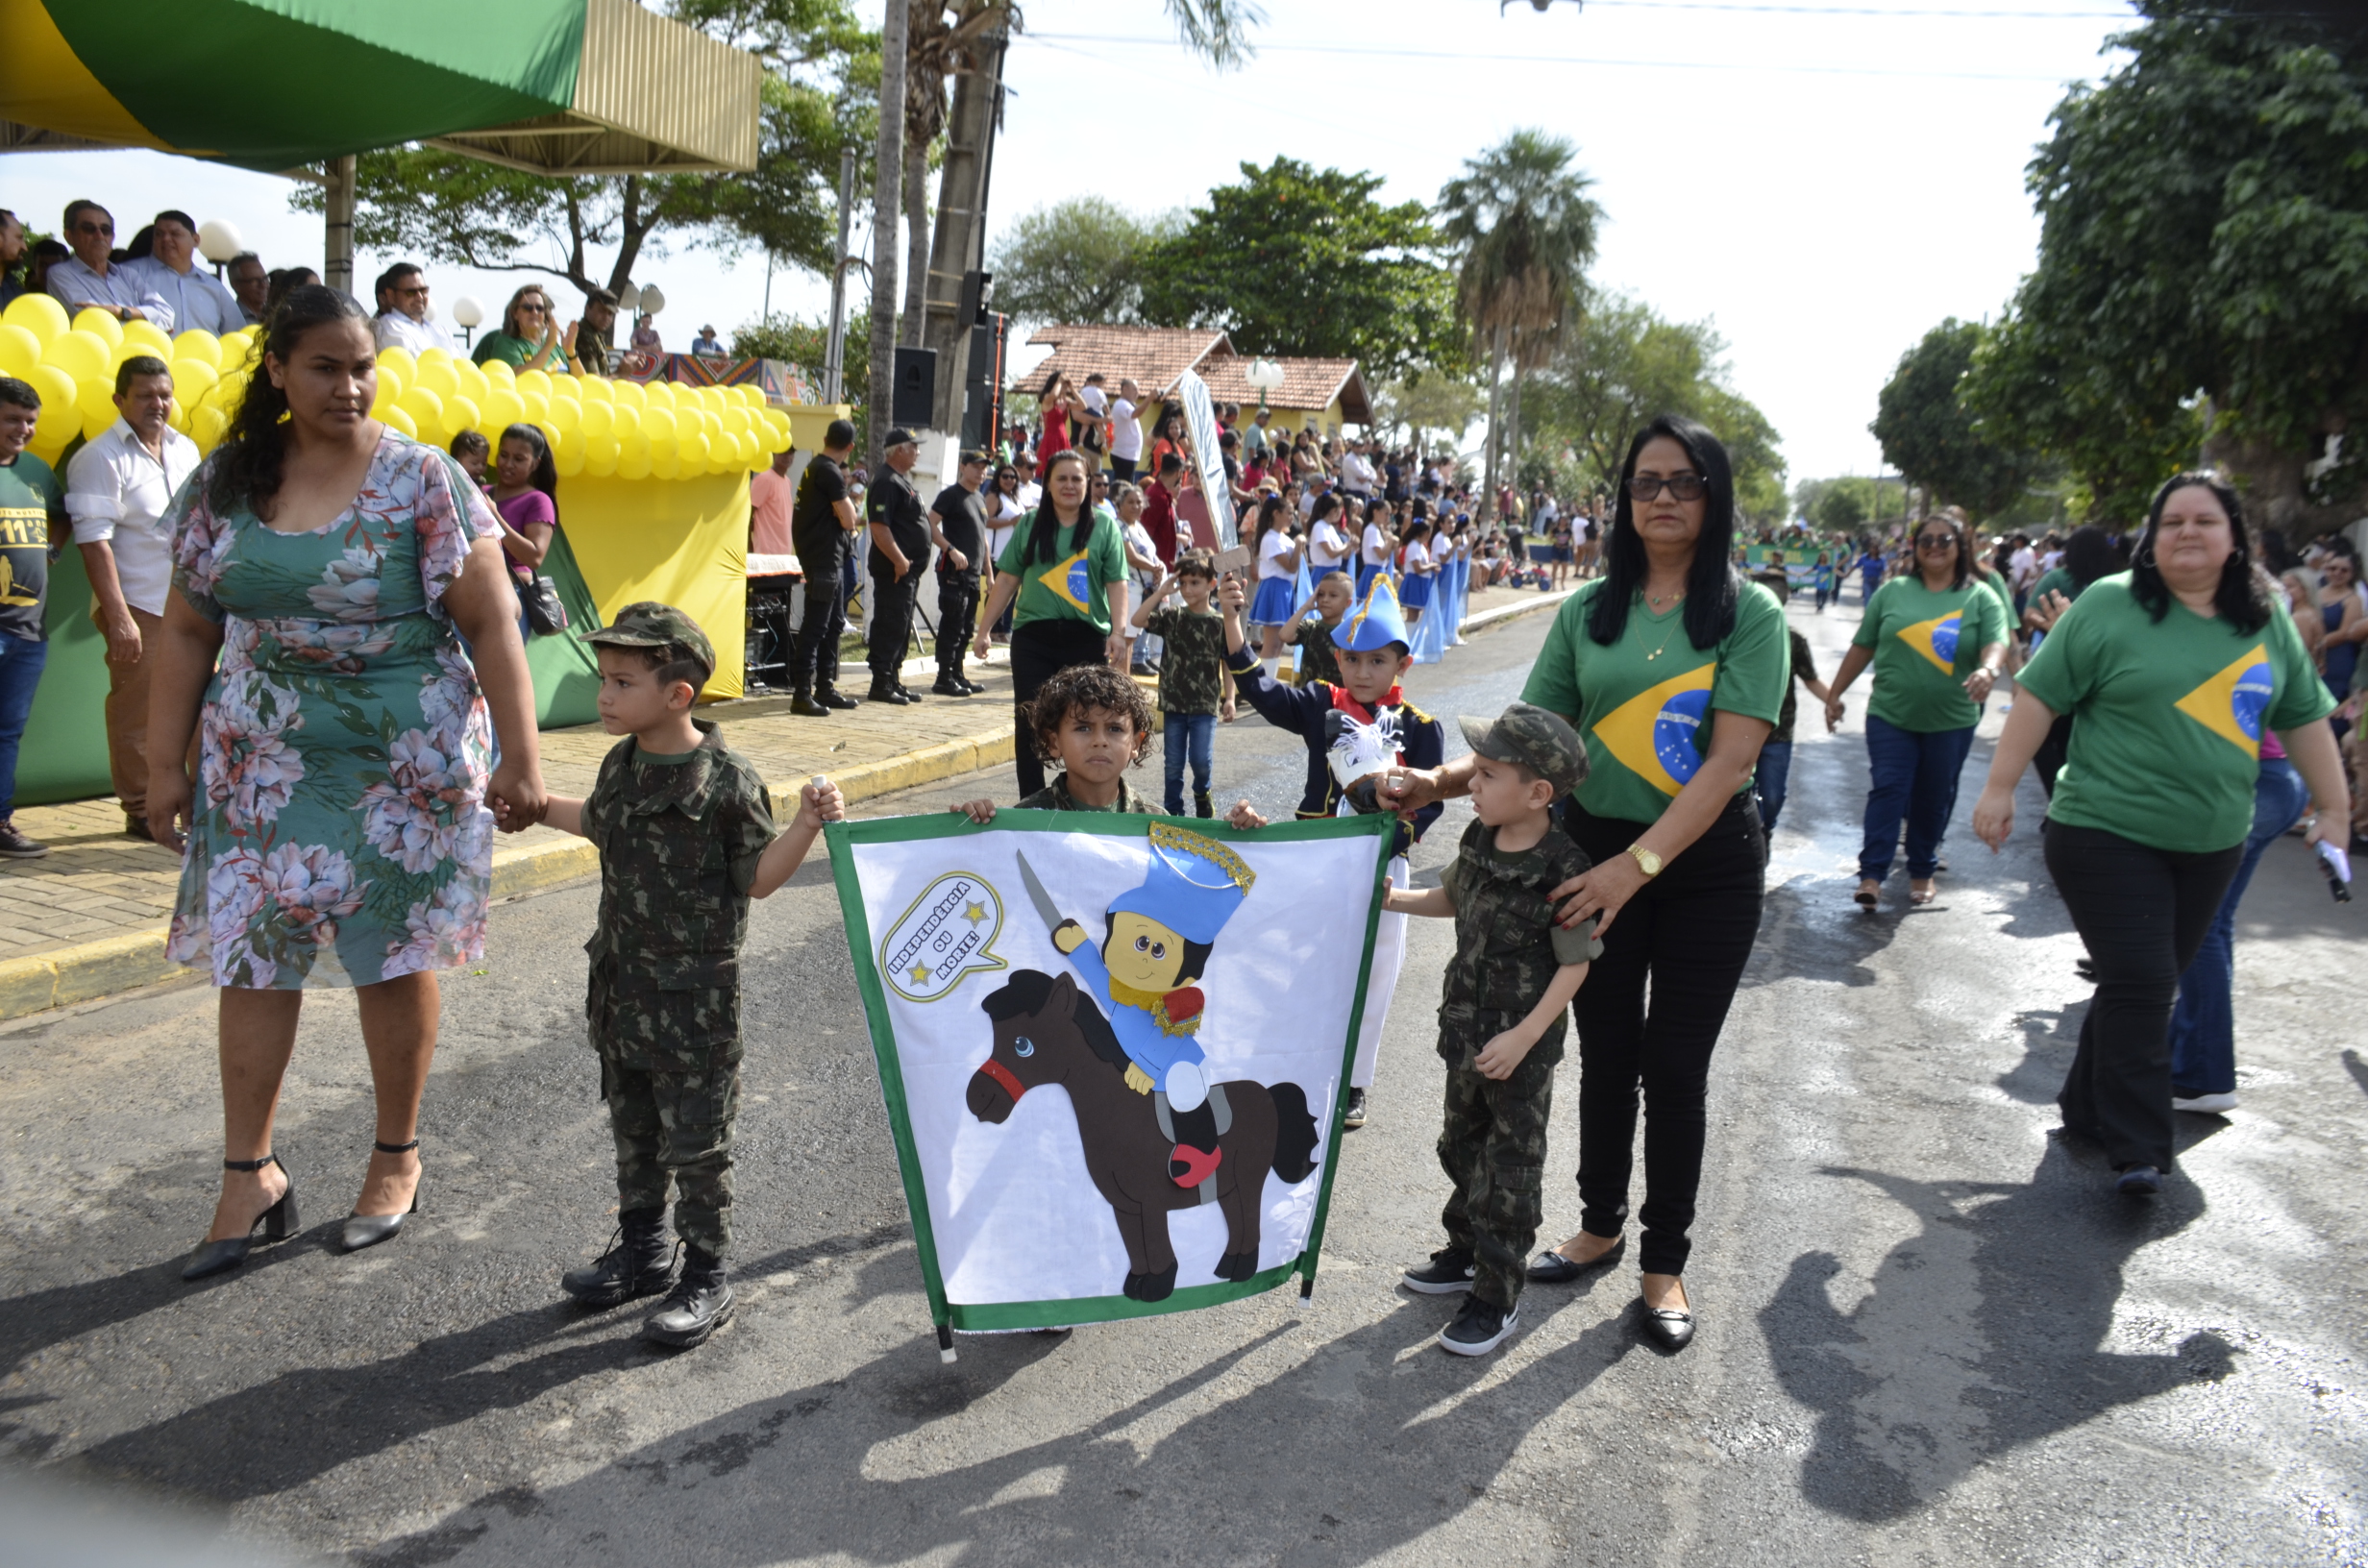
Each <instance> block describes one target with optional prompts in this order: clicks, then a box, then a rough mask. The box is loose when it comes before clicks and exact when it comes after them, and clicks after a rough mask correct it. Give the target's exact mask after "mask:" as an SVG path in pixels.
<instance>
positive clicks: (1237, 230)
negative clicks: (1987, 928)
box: [1142, 158, 1461, 380]
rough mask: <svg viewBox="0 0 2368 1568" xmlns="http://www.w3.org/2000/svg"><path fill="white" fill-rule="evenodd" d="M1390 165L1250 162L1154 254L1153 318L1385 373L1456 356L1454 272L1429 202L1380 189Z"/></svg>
mask: <svg viewBox="0 0 2368 1568" xmlns="http://www.w3.org/2000/svg"><path fill="white" fill-rule="evenodd" d="M1380 185H1381V177H1380V176H1379V175H1374V174H1346V173H1344V172H1342V171H1341V170H1339V169H1323V170H1318V169H1315V168H1312V167H1311V166H1309V165H1308V164H1305V163H1302V162H1299V161H1298V160H1297V159H1289V158H1277V159H1275V160H1274V161H1273V162H1272V163H1270V164H1269V165H1268V166H1267V167H1265V168H1263V169H1261V168H1257V167H1255V166H1253V165H1251V164H1248V163H1245V164H1243V165H1242V183H1241V184H1235V185H1220V186H1219V187H1218V188H1217V189H1215V190H1212V191H1210V192H1209V201H1208V205H1207V206H1205V207H1197V208H1193V210H1192V212H1191V214H1190V215H1189V216H1188V217H1187V219H1186V220H1185V223H1184V225H1183V227H1182V228H1181V229H1180V230H1179V231H1178V232H1177V233H1174V234H1173V235H1172V236H1170V237H1169V238H1166V239H1163V240H1161V241H1159V242H1158V243H1157V244H1155V245H1153V246H1151V247H1150V248H1149V250H1148V251H1147V253H1146V254H1145V256H1144V259H1143V282H1142V287H1143V307H1142V308H1143V318H1144V319H1145V320H1146V321H1147V322H1149V323H1151V324H1153V325H1155V326H1162V327H1215V328H1221V329H1223V330H1224V331H1225V332H1226V333H1227V334H1228V335H1229V336H1230V337H1231V338H1232V340H1233V345H1234V347H1235V348H1237V349H1239V350H1241V351H1242V352H1243V353H1244V354H1287V355H1328V356H1340V357H1347V358H1353V359H1356V360H1358V361H1359V362H1360V363H1361V365H1362V366H1363V367H1364V370H1365V374H1366V375H1367V376H1368V377H1370V378H1373V379H1374V380H1395V379H1397V378H1399V377H1401V376H1403V375H1405V374H1407V373H1408V372H1410V371H1413V370H1416V369H1418V368H1420V367H1423V366H1427V365H1437V364H1453V363H1455V362H1457V361H1458V360H1459V359H1460V358H1461V355H1460V354H1459V353H1458V350H1457V345H1456V337H1457V333H1456V331H1455V312H1454V280H1453V278H1452V275H1450V274H1449V273H1448V271H1447V269H1446V268H1445V267H1443V266H1442V265H1441V264H1440V263H1439V262H1438V261H1437V260H1435V259H1434V258H1433V257H1432V252H1433V251H1434V249H1435V248H1436V247H1437V245H1438V243H1439V236H1438V234H1437V233H1436V232H1435V231H1434V230H1433V229H1432V228H1431V222H1430V215H1429V213H1428V212H1426V211H1425V210H1424V208H1423V207H1422V204H1421V203H1419V202H1401V203H1399V204H1398V205H1396V206H1394V207H1384V206H1383V205H1382V204H1381V203H1379V202H1376V201H1375V200H1373V192H1374V191H1375V190H1376V189H1378V188H1380Z"/></svg>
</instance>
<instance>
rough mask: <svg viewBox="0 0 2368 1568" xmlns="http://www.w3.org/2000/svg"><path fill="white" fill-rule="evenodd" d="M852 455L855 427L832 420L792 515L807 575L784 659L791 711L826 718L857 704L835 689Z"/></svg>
mask: <svg viewBox="0 0 2368 1568" xmlns="http://www.w3.org/2000/svg"><path fill="white" fill-rule="evenodd" d="M854 453H855V427H854V426H853V425H851V424H850V423H848V422H847V421H846V420H844V419H834V420H832V421H831V422H830V428H829V429H827V430H825V431H824V432H823V450H822V453H821V455H819V456H817V457H815V458H814V459H812V460H811V461H810V462H808V463H807V464H806V465H805V472H804V473H803V474H802V475H800V476H799V478H798V499H797V500H796V501H795V502H792V503H791V506H790V512H789V539H790V544H791V545H792V546H793V547H795V549H796V550H797V551H798V568H799V570H800V571H801V572H802V573H803V574H804V575H805V619H804V620H802V621H801V622H800V623H799V624H798V641H797V645H796V646H795V647H794V648H793V649H791V650H790V656H789V685H790V693H791V696H790V698H789V711H790V712H792V713H798V714H803V715H805V716H806V717H807V718H809V719H827V718H829V717H830V710H831V709H833V708H851V707H854V706H855V705H856V702H855V699H854V698H851V697H848V696H845V695H844V694H842V693H841V692H840V691H839V639H840V637H842V636H843V635H845V634H846V631H847V596H846V593H845V592H844V591H843V590H842V588H841V586H840V577H841V575H842V571H843V568H844V566H845V563H846V561H847V558H848V552H849V551H851V549H853V545H852V543H851V540H852V539H853V536H854V532H855V528H856V527H857V524H856V518H855V503H854V502H851V501H850V500H848V498H847V460H848V458H850V457H851V456H853V455H854Z"/></svg>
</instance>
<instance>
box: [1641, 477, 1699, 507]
mask: <svg viewBox="0 0 2368 1568" xmlns="http://www.w3.org/2000/svg"><path fill="white" fill-rule="evenodd" d="M1663 490H1667V491H1668V492H1669V494H1670V495H1671V496H1673V497H1675V498H1676V499H1677V500H1679V501H1700V500H1701V499H1702V498H1703V497H1704V496H1706V495H1708V494H1709V493H1710V486H1709V485H1707V484H1705V483H1704V482H1703V481H1702V476H1701V475H1699V474H1672V475H1670V476H1669V477H1668V478H1665V479H1664V478H1656V477H1654V476H1653V475H1650V474H1639V475H1636V476H1634V477H1633V478H1630V479H1629V481H1628V493H1629V494H1630V495H1631V496H1634V497H1635V498H1636V499H1637V500H1639V501H1650V500H1652V499H1653V498H1654V497H1655V496H1658V495H1659V494H1661V492H1662V491H1663Z"/></svg>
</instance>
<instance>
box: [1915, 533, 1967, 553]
mask: <svg viewBox="0 0 2368 1568" xmlns="http://www.w3.org/2000/svg"><path fill="white" fill-rule="evenodd" d="M1956 546H1957V536H1956V535H1954V534H1948V533H1922V534H1918V535H1916V541H1915V548H1916V549H1918V550H1953V549H1955V548H1956Z"/></svg>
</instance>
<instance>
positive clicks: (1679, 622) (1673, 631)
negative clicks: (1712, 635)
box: [1637, 594, 1686, 664]
mask: <svg viewBox="0 0 2368 1568" xmlns="http://www.w3.org/2000/svg"><path fill="white" fill-rule="evenodd" d="M1677 597H1678V598H1680V599H1684V598H1685V597H1686V596H1685V595H1684V594H1680V595H1678V596H1677ZM1685 624H1686V618H1685V617H1684V616H1682V615H1681V616H1676V617H1674V618H1672V619H1671V620H1670V622H1669V629H1668V630H1666V631H1665V632H1663V633H1662V634H1661V646H1660V647H1659V648H1656V649H1653V650H1652V651H1651V652H1650V653H1647V654H1645V655H1644V662H1645V663H1646V664H1650V663H1652V662H1653V661H1654V660H1655V659H1657V658H1659V657H1661V655H1662V651H1663V649H1666V648H1667V647H1668V646H1669V639H1670V638H1672V637H1674V636H1676V635H1677V631H1678V628H1679V627H1680V626H1683V625H1685ZM1637 641H1638V642H1640V643H1641V642H1642V641H1644V634H1643V633H1642V632H1639V633H1638V634H1637Z"/></svg>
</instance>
